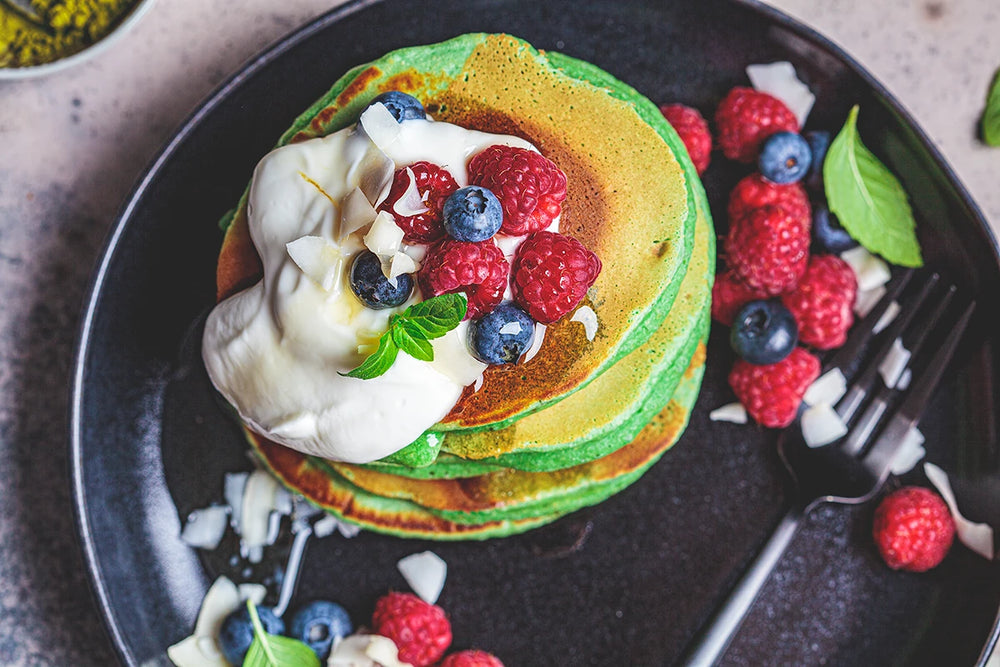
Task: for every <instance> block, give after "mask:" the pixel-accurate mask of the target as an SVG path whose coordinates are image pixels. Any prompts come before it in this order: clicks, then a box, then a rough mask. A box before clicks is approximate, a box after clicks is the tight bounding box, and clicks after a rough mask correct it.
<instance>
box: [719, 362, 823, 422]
mask: <svg viewBox="0 0 1000 667" xmlns="http://www.w3.org/2000/svg"><path fill="white" fill-rule="evenodd" d="M817 377H819V359H817V358H816V357H814V356H813V355H811V354H809V353H808V352H806V351H805V349H803V348H801V347H797V348H795V349H794V350H792V353H791V354H789V355H788V356H787V357H785V358H784V359H782V360H781V361H779V362H778V363H776V364H768V365H767V366H755V365H753V364H751V363H748V362H746V361H744V360H743V359H739V360H737V362H736V363H735V364H733V370H731V371H730V372H729V386H730V387H732V388H733V391H734V392H735V393H736V398H738V399H739V401H740V403H742V404H743V407H745V408H746V409H747V413H748V414H749V415H750V416H751V417H753V418H754V420H756V422H757V423H758V424H760V425H761V426H767V427H769V428H784V427H785V426H788V425H789V424H791V423H792V421H794V420H795V414H796V413H797V412H798V410H799V404H801V403H802V396H803V394H805V393H806V389H808V388H809V385H811V384H812V383H813V382H814V381H815V380H816V378H817Z"/></svg>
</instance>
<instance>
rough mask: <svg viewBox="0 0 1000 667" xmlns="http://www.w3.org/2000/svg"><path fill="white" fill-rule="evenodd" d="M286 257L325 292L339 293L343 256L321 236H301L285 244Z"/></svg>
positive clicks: (338, 249)
mask: <svg viewBox="0 0 1000 667" xmlns="http://www.w3.org/2000/svg"><path fill="white" fill-rule="evenodd" d="M285 249H286V250H287V251H288V256H289V257H291V258H292V261H293V262H295V265H296V266H298V267H299V269H300V270H301V271H302V273H304V274H305V275H306V277H307V278H309V279H310V280H312V281H313V282H314V283H316V284H317V285H319V286H320V287H321V288H323V290H324V291H326V292H339V291H340V280H339V278H340V275H341V268H342V267H343V265H344V255H343V253H341V252H340V248H338V247H337V246H336V245H334V244H333V243H331V242H330V241H329V240H327V239H325V238H323V237H322V236H302V237H300V238H297V239H295V240H294V241H289V242H288V243H286V244H285Z"/></svg>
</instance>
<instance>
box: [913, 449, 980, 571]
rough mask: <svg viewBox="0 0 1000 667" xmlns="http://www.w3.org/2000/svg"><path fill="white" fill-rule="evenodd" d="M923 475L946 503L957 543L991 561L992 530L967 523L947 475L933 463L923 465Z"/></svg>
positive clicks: (970, 522)
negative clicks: (953, 522)
mask: <svg viewBox="0 0 1000 667" xmlns="http://www.w3.org/2000/svg"><path fill="white" fill-rule="evenodd" d="M924 474H926V475H927V479H929V480H930V482H931V484H933V485H934V488H936V489H937V490H938V493H940V494H941V497H942V498H944V502H945V503H947V505H948V510H949V511H950V512H951V516H952V518H954V519H955V533H956V534H957V535H958V539H959V541H960V542H961V543H962V544H964V545H965V546H967V547H969V548H970V549H972V550H973V551H975V552H976V553H977V554H979V555H980V556H982V557H983V558H986V559H987V560H993V557H994V555H995V551H994V544H993V528H992V527H991V526H990V525H989V524H985V523H976V522H974V521H969V520H968V519H966V518H965V517H964V516H963V515H962V513H961V512H960V511H959V509H958V502H957V501H956V500H955V493H954V491H952V489H951V482H950V481H949V480H948V474H947V473H946V472H945V471H944V470H942V469H941V468H939V467H937V466H936V465H934V464H933V463H925V464H924Z"/></svg>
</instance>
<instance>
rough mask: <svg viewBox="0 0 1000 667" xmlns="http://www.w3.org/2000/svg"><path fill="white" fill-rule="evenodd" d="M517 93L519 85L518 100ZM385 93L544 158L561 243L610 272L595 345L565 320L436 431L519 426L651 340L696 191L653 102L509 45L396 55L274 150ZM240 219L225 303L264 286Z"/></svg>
mask: <svg viewBox="0 0 1000 667" xmlns="http://www.w3.org/2000/svg"><path fill="white" fill-rule="evenodd" d="M515 79H516V80H517V81H518V85H517V86H510V85H509V81H511V80H515ZM592 82H593V83H592ZM595 84H596V85H595ZM385 90H402V91H404V92H408V93H410V94H413V95H414V96H416V97H417V98H418V99H420V100H421V101H422V102H423V103H424V105H425V106H426V108H427V109H428V111H429V112H430V113H431V114H432V115H433V116H434V117H435V118H436V119H437V120H441V121H447V122H454V123H456V124H459V125H462V126H463V127H467V128H471V129H480V130H484V131H491V132H499V133H508V134H516V135H518V136H521V137H524V138H526V139H528V140H529V141H531V142H532V143H534V144H535V145H536V146H538V148H539V149H540V150H541V151H542V153H543V154H545V155H547V156H548V157H550V158H552V159H553V160H554V161H555V162H556V164H557V165H559V166H560V168H562V169H563V171H565V172H566V174H567V178H568V182H569V186H568V195H567V199H566V201H565V202H564V205H563V214H562V218H561V223H560V230H561V231H562V232H564V233H566V234H569V235H571V236H574V237H576V238H578V239H579V240H580V241H582V242H583V243H584V244H585V245H586V246H587V247H589V248H590V249H592V250H594V251H595V252H596V253H597V255H598V256H599V257H600V258H601V261H602V263H603V265H604V269H603V271H602V273H601V275H600V276H599V277H598V279H597V282H596V283H595V284H594V286H593V287H592V288H591V290H590V291H589V293H588V298H587V300H585V303H586V304H587V305H589V306H590V307H592V308H593V309H594V311H595V312H596V314H597V319H598V322H599V326H600V328H599V333H598V336H597V337H596V338H595V339H594V340H593V341H588V340H587V339H586V337H585V336H584V334H583V329H582V327H581V326H580V325H579V324H578V323H575V322H571V321H569V319H568V318H564V319H563V320H561V321H559V322H557V323H555V324H553V325H551V326H549V327H548V330H547V332H546V336H545V342H544V344H543V345H542V348H541V350H540V352H539V354H538V355H537V356H536V357H535V358H534V359H533V360H532V361H531V362H530V363H527V364H518V365H513V366H511V365H508V366H503V367H501V366H495V367H491V368H489V369H488V370H487V372H486V374H485V379H484V383H483V386H482V388H481V389H480V390H479V391H475V392H474V391H472V389H471V388H467V389H466V392H465V393H464V394H463V396H462V398H461V399H460V400H459V402H458V404H457V405H456V406H455V408H454V409H453V410H452V411H451V413H450V414H449V415H448V416H447V417H446V418H445V419H444V420H442V422H441V423H439V424H438V425H437V427H436V428H435V429H434V431H436V432H440V433H444V432H452V431H463V430H481V429H498V428H503V427H505V426H508V425H510V424H512V423H515V422H516V420H518V419H520V418H522V417H524V416H526V415H528V414H530V413H532V412H535V411H537V410H541V409H543V408H546V407H547V406H550V405H552V404H554V403H555V402H556V401H558V400H561V399H563V398H565V397H566V396H568V395H570V394H572V393H573V392H574V391H576V390H578V389H580V388H582V387H583V386H585V385H586V384H587V383H588V382H590V381H591V380H593V379H594V378H596V377H598V376H599V375H600V374H601V373H602V372H603V371H605V370H607V369H608V368H610V367H612V366H613V364H615V362H616V361H618V360H619V359H621V358H622V357H624V356H625V355H626V354H628V353H629V352H631V351H632V350H635V349H636V348H637V347H639V346H640V345H642V344H643V343H644V342H645V341H646V340H647V339H648V338H649V337H650V335H651V334H652V333H653V332H654V331H656V329H657V327H658V326H659V325H660V323H661V322H663V321H664V319H665V317H666V315H667V314H668V313H669V312H670V309H671V307H672V306H673V304H674V301H675V298H676V296H677V293H678V290H679V288H680V284H681V280H682V278H683V277H684V275H685V273H686V270H687V264H688V261H689V259H690V256H691V251H692V246H693V237H694V228H695V224H694V223H695V206H694V188H693V186H694V184H695V183H697V179H696V177H695V172H694V170H693V167H691V165H690V160H689V159H688V157H687V154H686V151H685V150H684V148H683V144H682V143H681V142H680V140H679V138H678V137H677V136H676V134H675V133H674V131H673V129H672V128H671V127H670V125H669V124H668V123H667V122H666V121H665V120H664V119H663V117H662V115H661V114H660V113H659V111H658V110H657V108H656V107H655V106H654V105H653V104H652V103H651V102H649V101H648V100H646V99H645V98H644V97H643V96H641V95H640V94H639V93H637V92H636V91H635V90H634V89H632V88H631V87H629V86H627V85H626V84H624V83H621V82H619V81H617V80H616V79H614V78H613V77H611V76H610V75H608V74H606V73H604V72H601V70H599V69H597V68H595V67H593V66H591V65H589V64H586V63H583V62H581V61H578V60H575V59H572V58H568V57H565V56H561V55H559V54H543V53H539V52H538V51H536V50H535V49H533V48H532V47H531V46H530V45H528V44H527V43H525V42H523V41H521V40H518V39H516V38H513V37H510V36H506V35H485V34H473V35H463V36H461V37H457V38H455V39H452V40H449V41H447V42H443V43H440V44H432V45H427V46H420V47H412V48H408V49H402V50H399V51H395V52H392V53H389V54H387V55H386V56H384V57H383V58H380V59H379V60H377V61H374V62H372V63H369V64H367V65H362V66H359V67H357V68H355V69H353V70H351V71H350V72H348V73H347V74H346V75H345V76H344V77H342V78H341V79H340V80H339V81H338V82H337V83H335V84H334V86H333V88H332V89H331V90H330V92H329V93H328V94H327V95H325V96H324V97H323V98H322V99H320V100H319V101H317V102H316V103H315V104H314V105H313V106H312V107H311V108H310V109H309V110H308V111H307V112H306V113H305V114H303V115H302V116H301V117H300V118H299V119H298V120H297V121H296V122H295V123H294V124H293V126H292V127H291V128H290V129H289V130H288V132H286V133H285V135H284V136H283V137H282V138H281V141H280V142H279V145H280V144H285V143H288V142H294V141H303V140H306V139H308V138H311V137H315V136H322V135H325V134H328V133H330V132H333V131H336V130H338V129H341V128H343V127H346V126H348V125H350V124H352V123H354V122H356V120H357V118H358V115H359V113H360V111H361V110H362V109H363V108H364V107H365V106H366V105H367V104H368V103H369V102H370V100H371V99H372V98H373V97H375V96H376V95H377V94H379V93H381V92H384V91H385ZM245 205H246V200H245V197H244V200H243V201H242V202H241V204H240V206H239V208H238V209H237V210H236V211H235V212H234V213H233V215H231V216H229V217H228V218H227V221H226V222H227V233H226V240H225V242H224V244H223V248H222V251H221V252H220V257H219V268H218V274H217V280H218V293H219V295H220V297H224V296H226V295H228V294H232V293H234V292H235V291H237V290H239V289H241V288H242V287H245V286H247V285H248V284H252V283H253V282H254V281H255V280H256V279H257V276H258V275H259V260H258V259H257V257H256V252H255V250H254V248H253V246H252V244H251V243H250V240H249V235H248V233H247V228H246V211H245ZM410 453H412V454H414V455H416V458H414V457H412V456H410V455H409V454H410ZM410 453H407V452H401V453H399V454H398V455H396V456H394V457H393V460H395V461H397V462H401V463H405V464H407V465H425V464H427V463H428V462H429V461H430V460H433V453H434V452H433V451H432V450H428V449H427V448H426V447H424V446H417V447H415V448H414V449H413V450H411V452H410ZM565 463H570V461H566V462H565Z"/></svg>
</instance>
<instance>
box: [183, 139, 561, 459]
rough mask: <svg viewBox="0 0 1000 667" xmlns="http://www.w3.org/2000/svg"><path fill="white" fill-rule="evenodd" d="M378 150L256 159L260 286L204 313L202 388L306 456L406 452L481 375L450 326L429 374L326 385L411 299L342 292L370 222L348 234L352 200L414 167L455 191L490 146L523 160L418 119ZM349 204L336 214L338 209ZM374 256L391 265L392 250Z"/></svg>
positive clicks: (342, 146)
mask: <svg viewBox="0 0 1000 667" xmlns="http://www.w3.org/2000/svg"><path fill="white" fill-rule="evenodd" d="M379 143H380V144H381V146H378V147H377V146H376V145H375V143H374V142H373V141H372V140H371V139H370V138H369V137H368V136H367V135H366V133H365V132H364V131H363V130H362V129H360V128H347V129H344V130H341V131H340V132H336V133H334V134H331V135H328V136H326V137H322V138H317V139H311V140H309V141H305V142H301V143H297V144H291V145H288V146H284V147H281V148H278V149H276V150H274V151H272V152H271V153H270V154H268V155H267V156H265V157H264V159H263V160H261V162H260V163H259V164H258V165H257V169H256V170H255V172H254V177H253V183H252V184H251V187H250V197H249V201H248V208H247V211H248V219H249V228H250V236H251V239H252V240H253V243H254V245H255V246H256V248H257V251H258V253H259V254H260V257H261V260H262V262H263V267H264V275H263V278H262V280H261V281H260V282H258V283H257V284H256V285H254V286H253V287H250V288H249V289H247V290H245V291H243V292H241V293H239V294H237V295H235V296H232V297H230V298H228V299H226V300H224V301H222V302H221V303H219V304H218V305H217V306H216V307H215V309H214V310H213V311H212V312H211V314H210V315H209V318H208V321H207V323H206V326H205V336H204V339H203V343H202V353H203V357H204V360H205V366H206V368H207V369H208V374H209V376H210V377H211V379H212V382H213V383H214V384H215V386H216V388H217V389H218V390H219V391H220V392H221V393H222V394H223V396H225V398H226V399H227V400H228V401H229V402H230V403H232V404H233V405H234V406H235V407H236V409H237V411H238V412H239V414H240V416H241V417H242V418H243V419H244V420H245V421H246V423H247V424H248V425H249V426H250V427H251V428H253V429H254V430H256V431H259V432H260V433H262V434H263V435H265V436H266V437H268V438H269V439H271V440H274V441H276V442H279V443H281V444H284V445H286V446H288V447H291V448H293V449H296V450H298V451H301V452H304V453H306V454H314V455H318V456H322V457H324V458H328V459H333V460H338V461H347V462H352V463H362V462H368V461H374V460H376V459H380V458H382V457H384V456H386V455H388V454H391V453H392V452H395V451H397V450H399V449H401V448H402V447H405V446H406V445H407V444H409V443H410V442H412V441H413V440H415V439H416V438H417V437H418V436H419V435H420V434H421V433H423V432H424V431H425V430H426V429H427V428H429V427H430V426H432V425H434V424H435V423H436V422H438V421H439V420H440V419H441V418H443V417H444V416H445V415H446V414H448V412H449V411H450V410H451V408H452V407H453V406H454V405H455V403H456V401H457V400H458V398H459V396H460V395H461V393H462V388H463V387H464V386H465V385H468V384H472V383H474V382H476V381H477V380H479V379H480V378H481V376H482V372H483V370H484V369H485V365H484V364H482V363H480V362H479V361H477V360H476V359H475V358H473V357H472V355H470V354H469V352H468V350H467V348H466V343H465V340H466V329H467V323H462V324H461V325H460V326H459V327H458V328H457V329H455V330H453V331H451V332H449V333H448V334H447V335H446V336H444V337H442V338H438V339H436V340H434V341H432V343H433V346H434V356H435V359H434V361H432V362H423V361H419V360H417V359H414V358H412V357H410V356H409V355H407V354H405V353H403V352H400V354H399V356H398V357H397V358H396V362H395V363H394V364H393V365H392V367H391V368H390V369H389V370H388V371H387V372H386V373H385V374H384V375H381V376H378V377H376V378H373V379H370V380H359V379H355V378H350V377H344V376H341V375H339V374H338V371H339V372H347V371H349V370H351V369H353V368H355V367H357V366H358V365H359V364H360V363H361V362H362V361H363V360H364V359H365V357H366V356H367V355H368V354H369V353H370V352H371V351H373V349H374V347H373V346H374V345H375V344H376V343H377V339H378V336H379V335H381V333H382V332H384V331H385V330H386V328H387V326H388V320H389V317H390V315H392V314H393V313H396V312H400V311H402V310H404V309H405V308H406V307H407V306H409V305H410V304H411V303H413V302H415V301H416V300H418V299H419V298H420V295H419V291H418V290H414V295H413V297H411V299H410V300H409V301H408V302H407V303H405V304H403V305H402V306H399V307H397V308H391V309H385V310H373V309H371V308H367V307H365V306H364V305H363V304H362V303H361V301H359V300H358V298H357V297H356V296H355V295H354V293H353V292H352V291H351V288H350V285H349V271H350V264H351V260H350V258H351V257H352V256H353V255H354V254H356V253H357V252H359V251H361V250H362V249H364V243H365V242H364V238H365V236H366V234H367V233H368V232H369V231H370V228H371V222H372V221H371V220H369V221H368V224H365V225H363V226H360V227H357V224H358V217H357V216H365V215H370V212H369V211H373V209H370V208H366V207H364V206H358V205H357V203H358V202H357V197H358V196H359V194H358V192H355V191H356V190H357V189H359V188H360V190H361V191H363V192H364V195H365V197H366V198H367V199H369V201H370V200H372V199H374V200H375V201H372V202H371V203H372V204H375V205H377V204H378V203H380V202H381V200H382V199H384V198H385V196H386V193H387V190H388V185H387V182H386V170H387V169H389V168H390V167H391V168H393V169H394V168H398V167H401V166H404V165H408V164H412V163H413V162H417V161H420V160H427V161H429V162H432V163H434V164H437V165H441V166H443V167H445V168H446V169H448V171H449V172H450V173H451V174H452V176H453V177H454V178H455V181H456V182H457V183H458V184H459V186H464V185H467V184H468V183H467V181H468V179H467V173H466V165H467V163H468V160H469V159H470V158H471V157H472V156H473V155H475V154H476V153H478V152H479V151H480V150H482V149H484V148H486V147H488V146H491V145H494V144H504V145H509V146H518V147H522V148H530V149H532V150H534V148H533V147H532V146H531V145H530V144H529V143H528V142H526V141H524V140H522V139H519V138H517V137H513V136H504V135H494V134H488V133H483V132H477V131H473V130H467V129H465V128H462V127H459V126H457V125H452V124H448V123H442V122H434V121H430V120H428V121H420V120H411V121H407V122H405V123H402V124H400V125H399V133H398V135H397V136H395V138H392V139H391V140H390V141H389V142H388V143H386V141H385V139H384V137H380V141H379ZM380 149H381V150H380ZM383 151H384V152H383ZM386 158H388V160H387V159H386ZM389 160H391V164H390V163H389ZM388 173H389V177H390V178H391V171H390V172H388ZM352 198H353V199H354V200H355V201H354V203H353V204H352V205H350V206H349V209H350V210H349V212H348V213H347V214H345V213H344V212H343V211H342V210H341V209H342V208H343V207H344V203H345V201H348V202H349V201H351V199H352ZM556 224H557V223H556ZM342 227H343V228H344V229H343V230H342V229H341V228H342ZM553 227H555V224H554V225H553ZM389 231H391V230H389ZM378 236H379V238H380V239H385V238H388V237H387V236H385V235H382V234H379V235H378ZM390 236H391V235H390ZM303 237H314V238H312V239H308V240H306V241H301V240H300V239H303ZM315 237H319V239H322V241H318V240H315ZM341 237H342V238H341ZM496 240H497V241H498V243H499V244H500V245H501V247H503V248H504V250H505V252H510V253H512V252H513V247H516V243H514V241H515V240H514V239H508V240H504V239H502V238H501V237H499V236H498V237H497V239H496ZM290 243H291V244H292V246H290V247H286V246H287V244H290ZM386 243H391V238H389V241H386ZM397 251H398V252H404V253H405V254H406V255H407V256H409V257H410V258H412V259H413V260H414V262H415V263H418V262H419V261H420V260H421V259H422V256H423V251H424V249H423V248H421V247H419V246H417V247H412V248H411V247H408V246H406V244H403V246H402V247H401V248H398V249H397ZM385 252H387V253H390V254H389V255H388V256H386V258H385V259H386V262H387V264H386V266H391V264H392V258H393V256H394V255H393V254H391V253H392V252H393V251H392V250H391V249H388V250H386V251H385ZM293 257H294V259H293ZM402 259H403V258H399V257H396V262H400V261H401V260H402ZM401 264H407V262H406V261H402V262H401ZM386 270H387V271H388V269H386ZM359 347H360V351H359Z"/></svg>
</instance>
